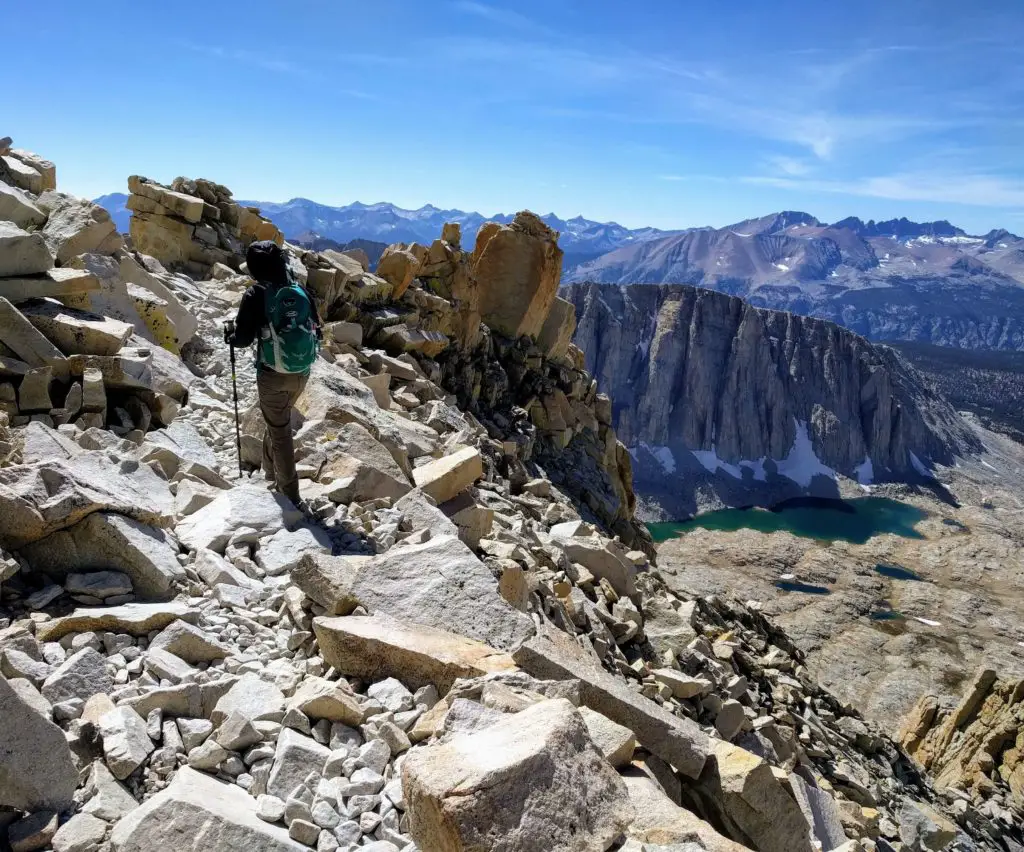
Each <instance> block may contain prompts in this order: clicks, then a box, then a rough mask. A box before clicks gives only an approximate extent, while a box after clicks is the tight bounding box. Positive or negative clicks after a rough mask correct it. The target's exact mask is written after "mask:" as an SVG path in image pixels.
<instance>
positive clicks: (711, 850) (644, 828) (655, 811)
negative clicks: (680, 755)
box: [622, 767, 747, 852]
mask: <svg viewBox="0 0 1024 852" xmlns="http://www.w3.org/2000/svg"><path fill="white" fill-rule="evenodd" d="M622 780H623V782H624V783H625V785H626V789H627V790H628V791H629V798H630V801H632V803H633V808H634V810H635V811H636V819H634V820H633V822H632V824H631V825H630V826H629V829H628V834H629V836H630V837H631V838H633V839H635V840H638V841H640V842H641V843H645V844H650V846H645V847H644V848H649V849H654V848H657V849H661V848H662V847H669V848H671V849H676V848H677V844H679V845H684V848H686V847H685V844H691V843H692V844H694V845H693V847H692V848H694V849H695V850H696V849H701V850H706V852H747V847H746V846H741V845H740V844H739V843H735V842H733V841H732V840H729V839H728V838H725V837H723V836H722V835H721V834H719V833H718V832H717V831H715V829H714V828H712V827H711V826H710V825H708V824H707V823H706V822H704V821H703V820H702V819H700V818H699V817H697V816H696V815H695V814H693V813H692V812H690V811H688V810H686V808H681V807H679V805H677V804H676V803H675V802H673V801H672V800H671V799H670V798H669V797H668V796H667V795H665V793H664V791H663V790H662V789H661V786H660V785H659V784H658V782H657V781H655V780H654V779H653V778H651V777H650V776H649V775H647V774H646V773H645V772H643V771H641V770H640V769H637V768H634V767H630V768H629V769H626V770H625V771H624V772H623V773H622Z"/></svg>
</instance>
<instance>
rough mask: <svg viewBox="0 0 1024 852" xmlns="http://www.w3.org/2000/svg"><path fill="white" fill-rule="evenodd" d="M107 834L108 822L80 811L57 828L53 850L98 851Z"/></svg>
mask: <svg viewBox="0 0 1024 852" xmlns="http://www.w3.org/2000/svg"><path fill="white" fill-rule="evenodd" d="M106 835H107V824H106V823H105V822H104V821H103V820H101V819H97V818H96V817H94V816H93V815H92V814H86V813H78V814H75V815H74V816H73V817H71V819H69V820H68V821H67V822H66V823H64V825H62V826H61V827H60V828H58V829H57V833H56V834H55V835H54V836H53V852H96V850H97V849H99V848H100V845H101V844H102V843H103V838H105V837H106Z"/></svg>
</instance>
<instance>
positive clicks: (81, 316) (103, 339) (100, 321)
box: [19, 299, 133, 355]
mask: <svg viewBox="0 0 1024 852" xmlns="http://www.w3.org/2000/svg"><path fill="white" fill-rule="evenodd" d="M19 310H20V311H21V312H22V314H24V316H25V318H26V319H28V321H29V322H30V323H32V325H33V326H35V327H36V328H37V329H39V331H40V332H42V334H43V335H44V336H45V337H46V338H47V340H49V341H50V342H51V343H53V344H54V345H55V346H56V347H57V348H58V349H60V350H61V352H63V353H64V354H65V355H74V354H76V353H82V354H86V355H115V354H117V352H118V350H119V349H121V347H122V346H124V344H125V343H126V342H127V340H128V338H129V337H131V335H132V331H133V329H132V326H130V325H129V324H128V323H126V322H121V321H120V320H116V319H111V318H110V317H103V316H99V315H97V314H91V313H88V312H87V311H79V310H76V309H74V308H68V307H65V306H64V305H62V304H61V303H60V302H56V301H51V300H48V299H31V300H29V301H27V302H22V304H21V305H20V306H19Z"/></svg>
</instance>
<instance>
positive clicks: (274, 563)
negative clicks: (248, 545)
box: [256, 527, 331, 577]
mask: <svg viewBox="0 0 1024 852" xmlns="http://www.w3.org/2000/svg"><path fill="white" fill-rule="evenodd" d="M330 552H331V540H330V537H329V536H328V535H327V534H326V533H325V532H324V531H323V530H322V529H320V528H319V527H315V528H310V527H300V528H299V529H297V530H295V532H289V531H288V530H278V531H277V532H276V533H274V534H273V535H272V536H270V538H267V539H264V540H263V541H261V542H260V549H259V550H258V551H257V552H256V564H257V565H259V566H260V568H262V569H263V570H264V571H266V572H267V574H269V575H270V576H271V577H277V576H279V575H281V574H286V573H288V572H289V571H291V570H292V569H293V568H294V567H295V566H296V565H297V564H298V563H299V561H300V560H301V559H302V557H303V556H304V555H305V554H307V553H310V554H317V553H321V554H329V553H330Z"/></svg>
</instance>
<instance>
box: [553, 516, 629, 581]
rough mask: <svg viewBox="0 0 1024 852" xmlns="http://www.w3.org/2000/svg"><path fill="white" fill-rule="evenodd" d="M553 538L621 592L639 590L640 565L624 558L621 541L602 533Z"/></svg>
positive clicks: (576, 559)
mask: <svg viewBox="0 0 1024 852" xmlns="http://www.w3.org/2000/svg"><path fill="white" fill-rule="evenodd" d="M552 531H553V530H552ZM552 538H555V540H556V541H557V542H558V543H559V544H560V545H561V546H562V549H563V550H565V555H566V556H568V557H569V558H570V559H571V560H572V561H573V562H578V563H579V564H580V565H582V566H584V567H585V568H586V569H587V570H588V571H590V573H591V574H593V575H594V576H595V577H596V578H597V579H598V580H601V579H605V580H607V581H608V582H609V583H611V584H612V588H613V589H615V591H616V592H617V593H618V594H620V595H626V596H632V595H635V594H636V575H637V568H636V565H634V564H633V563H632V562H630V561H629V560H628V559H626V558H625V553H626V551H625V549H624V548H623V547H622V545H619V544H618V543H617V542H614V541H609V540H607V539H603V538H601V537H600V536H591V537H589V538H580V537H578V536H573V537H569V538H560V537H556V536H552Z"/></svg>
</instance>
